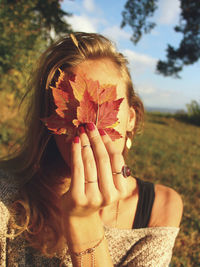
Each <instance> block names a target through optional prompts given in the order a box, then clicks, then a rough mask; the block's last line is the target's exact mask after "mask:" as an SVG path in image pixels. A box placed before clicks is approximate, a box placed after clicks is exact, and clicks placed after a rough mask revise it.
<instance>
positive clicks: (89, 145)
mask: <svg viewBox="0 0 200 267" xmlns="http://www.w3.org/2000/svg"><path fill="white" fill-rule="evenodd" d="M87 146H90V144H86V145H83V146H82V148H85V147H87Z"/></svg>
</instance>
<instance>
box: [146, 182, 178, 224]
mask: <svg viewBox="0 0 200 267" xmlns="http://www.w3.org/2000/svg"><path fill="white" fill-rule="evenodd" d="M182 213H183V201H182V198H181V196H180V195H179V194H178V193H177V192H176V191H175V190H174V189H172V188H170V187H168V186H164V185H161V184H156V185H155V200H154V204H153V207H152V213H151V218H150V221H149V227H156V226H169V227H170V226H171V227H179V225H180V222H181V218H182Z"/></svg>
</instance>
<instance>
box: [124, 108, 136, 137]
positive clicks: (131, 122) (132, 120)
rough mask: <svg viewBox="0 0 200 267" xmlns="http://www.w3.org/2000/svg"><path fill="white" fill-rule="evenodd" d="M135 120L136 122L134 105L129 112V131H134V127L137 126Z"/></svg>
mask: <svg viewBox="0 0 200 267" xmlns="http://www.w3.org/2000/svg"><path fill="white" fill-rule="evenodd" d="M135 122H136V112H135V110H134V108H133V107H130V108H129V114H128V121H127V126H126V130H127V131H128V132H132V131H133V129H134V127H135Z"/></svg>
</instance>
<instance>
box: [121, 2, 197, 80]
mask: <svg viewBox="0 0 200 267" xmlns="http://www.w3.org/2000/svg"><path fill="white" fill-rule="evenodd" d="M157 7H158V0H142V1H141V0H128V1H127V2H126V4H125V6H124V11H123V12H122V17H123V20H122V24H121V27H125V25H130V26H131V28H132V29H133V32H134V33H133V36H132V38H131V40H132V41H133V43H134V44H137V42H138V41H139V40H140V38H141V36H142V34H143V33H149V32H150V31H151V30H152V29H153V28H154V27H155V23H153V22H149V21H148V19H149V18H150V17H152V16H153V14H154V12H155V10H156V9H157ZM180 8H181V14H180V22H179V25H178V26H176V27H175V28H174V30H175V31H176V32H179V33H182V35H183V37H182V40H181V42H180V44H179V47H178V48H174V47H172V46H171V45H169V44H168V47H167V50H166V51H167V60H166V61H161V60H160V61H159V62H158V64H157V72H158V73H160V74H163V75H164V76H174V77H176V78H180V76H179V73H180V72H181V71H182V70H183V67H184V66H186V65H190V64H193V63H195V62H197V61H198V60H199V58H200V1H199V0H192V1H191V0H180Z"/></svg>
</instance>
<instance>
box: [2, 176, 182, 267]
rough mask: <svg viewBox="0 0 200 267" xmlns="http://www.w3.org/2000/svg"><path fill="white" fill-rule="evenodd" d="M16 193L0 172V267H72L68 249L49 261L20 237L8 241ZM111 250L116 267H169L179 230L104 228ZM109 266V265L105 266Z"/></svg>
mask: <svg viewBox="0 0 200 267" xmlns="http://www.w3.org/2000/svg"><path fill="white" fill-rule="evenodd" d="M16 194H17V186H16V185H15V183H14V180H13V178H12V177H11V176H10V175H8V174H6V173H4V172H2V171H0V267H57V266H59V263H60V262H61V258H62V259H64V260H63V265H62V266H63V267H64V266H69V267H70V266H72V263H71V258H70V255H69V253H68V248H67V245H66V248H65V249H64V250H63V252H62V255H57V256H55V257H54V258H51V259H49V258H46V257H44V256H42V255H40V254H39V253H38V252H36V251H34V249H32V248H30V247H27V246H25V243H26V242H25V240H22V239H21V238H20V237H18V238H15V239H12V240H11V239H8V238H6V233H7V231H8V222H9V217H10V215H9V211H8V206H9V204H10V203H11V202H12V201H13V199H14V197H15V195H16ZM104 228H105V236H106V239H107V240H108V245H109V251H110V255H111V258H112V261H113V264H114V266H120V267H121V266H128V267H130V266H135V267H139V266H140V267H147V266H149V267H150V266H152V267H166V266H168V265H169V263H170V260H171V256H172V249H173V246H174V242H175V238H176V236H177V234H178V232H179V228H176V227H151V228H141V229H117V228H110V227H107V226H104ZM102 267H106V266H102Z"/></svg>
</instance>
